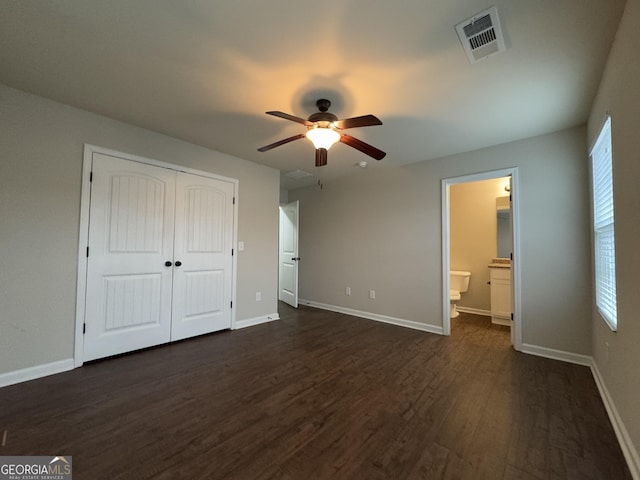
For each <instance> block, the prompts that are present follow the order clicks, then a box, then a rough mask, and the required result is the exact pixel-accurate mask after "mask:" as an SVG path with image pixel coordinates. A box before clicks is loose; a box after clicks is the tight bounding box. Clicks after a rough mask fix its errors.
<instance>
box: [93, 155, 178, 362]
mask: <svg viewBox="0 0 640 480" xmlns="http://www.w3.org/2000/svg"><path fill="white" fill-rule="evenodd" d="M175 178H176V173H175V172H173V171H171V170H167V169H164V168H160V167H155V166H151V165H146V164H141V163H137V162H132V161H128V160H124V159H120V158H116V157H113V156H107V155H102V154H98V153H94V154H93V165H92V184H91V206H90V213H89V216H90V221H89V258H88V265H87V291H86V310H85V312H86V315H85V325H86V332H85V340H84V360H85V361H88V360H93V359H96V358H102V357H107V356H110V355H116V354H119V353H123V352H128V351H131V350H137V349H140V348H145V347H149V346H152V345H158V344H161V343H166V342H168V341H170V338H171V301H172V281H173V279H172V277H173V266H167V265H166V264H167V262H171V264H173V242H174V214H175V212H174V208H175Z"/></svg>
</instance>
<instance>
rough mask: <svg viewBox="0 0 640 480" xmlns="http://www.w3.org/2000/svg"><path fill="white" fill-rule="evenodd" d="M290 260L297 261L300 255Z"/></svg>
mask: <svg viewBox="0 0 640 480" xmlns="http://www.w3.org/2000/svg"><path fill="white" fill-rule="evenodd" d="M291 260H293V261H294V262H299V261H300V257H293V258H292V259H291Z"/></svg>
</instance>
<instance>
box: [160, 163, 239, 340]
mask: <svg viewBox="0 0 640 480" xmlns="http://www.w3.org/2000/svg"><path fill="white" fill-rule="evenodd" d="M233 194H234V185H233V184H232V183H230V182H225V181H222V180H216V179H212V178H207V177H200V176H198V175H191V174H186V173H181V174H178V177H177V183H176V225H175V228H176V233H175V246H174V259H175V267H174V277H173V315H172V326H171V340H180V339H183V338H187V337H192V336H194V335H201V334H204V333H210V332H214V331H217V330H222V329H225V328H231V285H232V266H233V263H232V254H231V249H232V247H233V245H232V243H233V208H234V207H233Z"/></svg>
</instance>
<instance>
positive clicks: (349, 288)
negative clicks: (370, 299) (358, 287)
mask: <svg viewBox="0 0 640 480" xmlns="http://www.w3.org/2000/svg"><path fill="white" fill-rule="evenodd" d="M344 294H345V295H346V296H349V295H351V287H346V288H345V289H344Z"/></svg>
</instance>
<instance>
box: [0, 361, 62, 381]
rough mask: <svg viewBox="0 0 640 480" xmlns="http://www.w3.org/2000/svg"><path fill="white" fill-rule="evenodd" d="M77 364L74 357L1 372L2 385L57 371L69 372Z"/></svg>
mask: <svg viewBox="0 0 640 480" xmlns="http://www.w3.org/2000/svg"><path fill="white" fill-rule="evenodd" d="M74 368H75V364H74V362H73V358H67V359H65V360H59V361H57V362H51V363H46V364H44V365H36V366H35V367H28V368H23V369H21V370H15V371H13V372H7V373H0V387H8V386H9V385H15V384H16V383H22V382H28V381H29V380H35V379H36V378H42V377H46V376H49V375H54V374H56V373H62V372H68V371H69V370H73V369H74Z"/></svg>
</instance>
